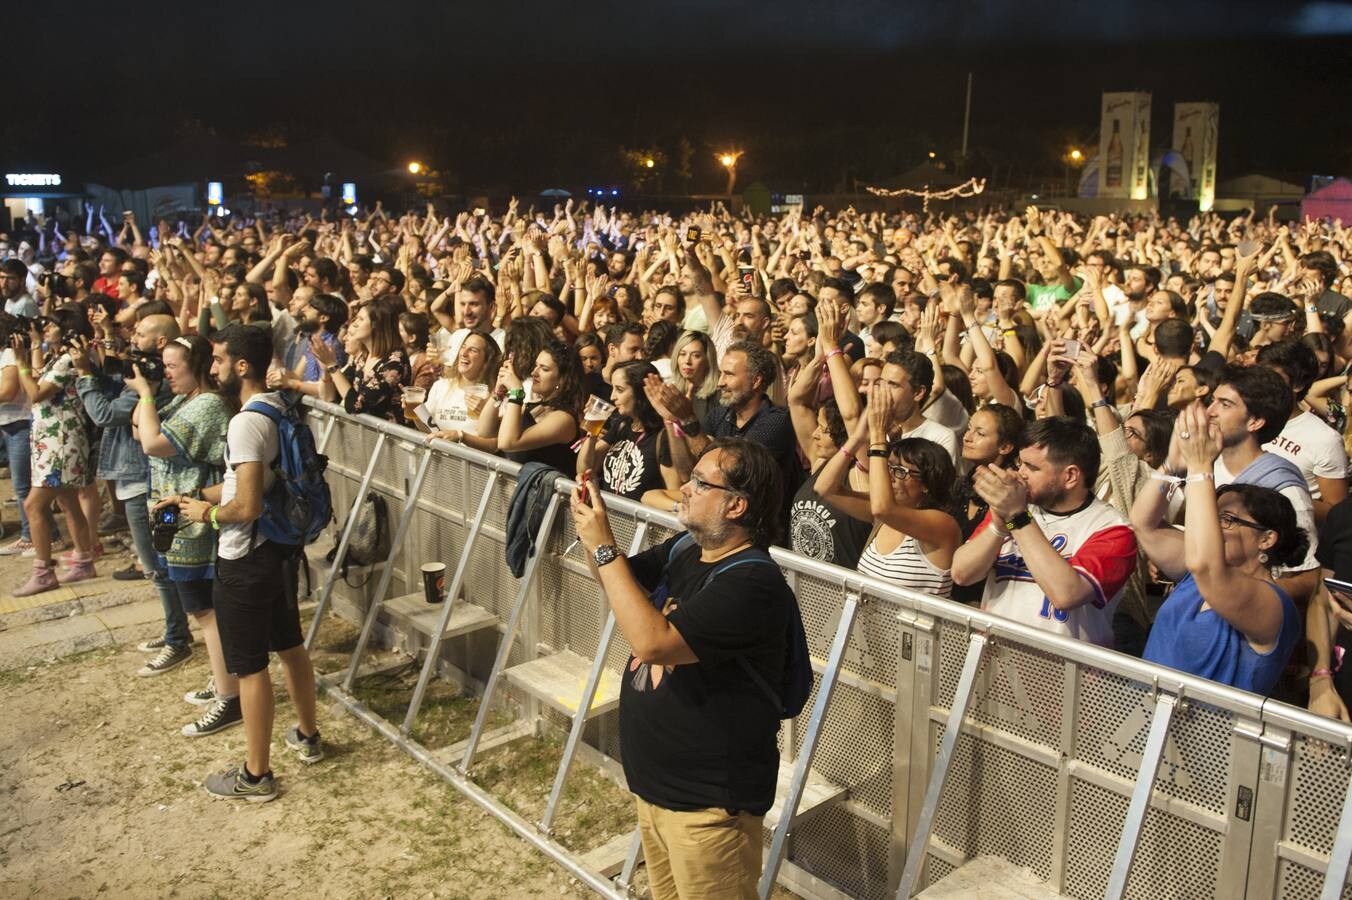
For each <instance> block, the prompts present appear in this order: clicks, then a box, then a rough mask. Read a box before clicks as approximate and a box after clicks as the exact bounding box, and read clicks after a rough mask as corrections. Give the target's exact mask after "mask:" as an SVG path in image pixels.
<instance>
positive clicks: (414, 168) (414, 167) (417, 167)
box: [408, 161, 422, 175]
mask: <svg viewBox="0 0 1352 900" xmlns="http://www.w3.org/2000/svg"><path fill="white" fill-rule="evenodd" d="M421 171H422V163H420V162H417V161H414V162H411V163H409V164H408V174H410V175H417V174H418V173H419V172H421Z"/></svg>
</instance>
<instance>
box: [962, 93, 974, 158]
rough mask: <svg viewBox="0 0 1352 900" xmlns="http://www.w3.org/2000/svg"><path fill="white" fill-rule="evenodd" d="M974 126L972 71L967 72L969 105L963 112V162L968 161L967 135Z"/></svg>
mask: <svg viewBox="0 0 1352 900" xmlns="http://www.w3.org/2000/svg"><path fill="white" fill-rule="evenodd" d="M971 127H972V73H971V72H968V73H967V105H966V107H965V108H964V109H963V113H962V156H961V157H960V158H961V160H962V162H963V163H966V162H967V135H968V132H969V131H970V130H971Z"/></svg>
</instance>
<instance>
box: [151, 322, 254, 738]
mask: <svg viewBox="0 0 1352 900" xmlns="http://www.w3.org/2000/svg"><path fill="white" fill-rule="evenodd" d="M163 360H164V378H165V382H166V383H167V384H168V385H169V389H170V390H171V391H173V393H174V400H173V401H171V402H170V404H169V405H168V406H166V407H165V408H164V415H163V421H161V415H160V412H159V410H157V409H156V406H155V401H154V395H153V393H152V390H151V387H150V383H149V382H148V381H147V380H146V378H145V377H144V376H143V375H142V373H141V372H140V369H139V367H137V369H136V375H135V377H133V378H131V379H130V380H128V382H127V386H128V387H130V388H132V389H133V390H135V391H136V393H137V394H138V395H139V397H140V401H139V404H138V407H137V411H136V413H135V414H134V415H133V421H134V422H135V424H136V429H137V435H138V437H139V438H140V441H141V447H142V449H143V450H145V452H146V455H148V456H149V457H150V494H151V497H150V500H151V503H152V504H156V503H158V502H159V501H161V500H163V499H164V498H166V497H180V496H181V497H192V496H196V495H197V494H199V493H200V492H201V491H202V489H203V488H205V487H207V486H208V485H213V484H217V483H218V482H220V480H221V478H222V476H223V473H224V466H225V435H226V429H227V428H228V427H229V424H230V417H231V416H232V415H234V413H236V412H237V411H238V408H237V405H236V404H234V403H232V402H229V401H227V399H226V398H225V397H223V396H222V395H221V394H220V393H219V392H218V391H217V390H216V389H215V382H214V380H213V379H212V377H211V343H210V342H209V341H207V340H206V339H205V338H203V337H201V336H200V335H195V336H193V337H178V338H175V339H174V340H173V341H170V342H169V343H168V344H166V345H165V348H164V354H163ZM154 522H155V526H154V528H155V532H156V540H155V545H156V547H155V548H156V550H157V552H158V555H157V557H156V559H155V567H154V570H153V571H154V573H155V576H154V578H155V589H156V590H158V591H159V592H160V599H161V602H163V604H164V606H165V608H166V609H168V608H170V607H171V606H172V605H174V604H178V605H179V606H180V607H181V608H182V609H183V611H184V612H186V613H187V614H188V615H190V616H192V617H193V618H194V619H195V620H196V621H197V624H198V626H199V627H200V628H201V629H202V636H203V641H204V643H205V644H206V646H207V657H208V658H209V659H210V661H211V673H212V680H213V684H214V688H213V687H208V688H207V690H206V691H203V692H194V693H193V694H191V695H190V696H192V697H209V705H208V706H207V709H206V711H205V712H204V713H203V714H202V716H201V718H199V719H198V720H197V721H196V722H192V723H189V724H187V725H185V726H183V734H184V735H185V736H187V737H202V736H205V735H208V734H214V733H215V732H218V731H221V730H223V729H225V728H229V727H230V726H232V725H236V724H238V723H239V722H240V721H241V712H240V705H239V682H238V679H236V678H235V676H234V675H232V674H230V673H229V671H228V670H227V669H226V665H225V656H224V654H223V653H222V651H221V638H220V632H219V631H218V630H217V627H216V612H215V607H214V604H213V602H212V581H213V580H214V578H215V565H214V563H215V559H216V533H215V531H214V530H213V529H212V528H211V526H210V525H209V524H207V523H205V522H189V521H187V520H186V519H184V518H182V517H181V516H179V515H178V510H177V509H175V508H174V507H172V506H169V507H163V508H159V509H157V510H156V512H155V516H154ZM173 652H174V655H176V656H177V657H180V658H179V659H178V662H182V661H183V660H185V659H187V658H188V657H189V656H190V655H191V653H192V651H191V649H190V648H189V647H188V646H186V645H185V646H182V647H180V648H177V649H176V650H175V651H173ZM170 653H171V648H170V647H169V646H167V645H166V647H165V649H164V653H163V654H162V655H165V656H168V655H169V654H170ZM178 662H173V663H171V664H170V665H171V666H172V665H177V664H178Z"/></svg>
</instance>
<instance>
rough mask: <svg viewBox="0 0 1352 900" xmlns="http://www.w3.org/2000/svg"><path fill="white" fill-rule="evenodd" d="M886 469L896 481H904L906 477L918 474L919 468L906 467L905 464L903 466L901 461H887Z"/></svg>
mask: <svg viewBox="0 0 1352 900" xmlns="http://www.w3.org/2000/svg"><path fill="white" fill-rule="evenodd" d="M887 471H888V472H890V473H891V474H892V477H893V478H895V479H896V480H897V481H905V480H906V479H908V478H910V477H912V476H914V475H919V474H920V470H919V469H912V468H908V467H907V466H903V465H902V464H901V463H888V464H887Z"/></svg>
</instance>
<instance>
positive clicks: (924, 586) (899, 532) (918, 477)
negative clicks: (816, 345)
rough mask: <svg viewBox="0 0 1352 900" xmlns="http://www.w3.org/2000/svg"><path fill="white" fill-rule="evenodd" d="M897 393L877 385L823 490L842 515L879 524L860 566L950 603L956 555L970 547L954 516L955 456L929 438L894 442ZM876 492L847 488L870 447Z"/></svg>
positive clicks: (827, 471) (821, 480)
mask: <svg viewBox="0 0 1352 900" xmlns="http://www.w3.org/2000/svg"><path fill="white" fill-rule="evenodd" d="M891 390H892V389H890V388H888V387H887V386H886V385H875V386H874V388H873V392H871V395H870V397H869V405H868V412H867V415H865V416H861V417H860V424H859V426H858V427H856V428H855V431H854V433H853V434H852V435H851V436H850V439H849V441H848V442H847V443H846V445H845V447H844V448H843V449H842V450H841V452H840V453H838V454H836V455H835V456H834V457H832V459H831V462H829V463H828V464H827V466H826V467H825V468H823V470H822V472H821V475H820V476H819V477H818V478H817V485H818V488H819V490H821V491H822V492H823V496H825V497H829V498H830V500H831V501H832V502H833V503H835V504H836V505H837V506H838V507H840V508H841V509H842V510H844V511H846V512H847V513H849V514H851V515H859V516H860V517H861V518H862V517H864V516H870V517H872V518H873V520H874V522H875V528H874V531H873V537H872V538H871V539H870V540H869V542H868V546H867V547H866V548H865V549H864V553H863V555H862V556H861V557H860V558H859V566H858V569H859V571H860V572H862V573H864V574H865V575H872V576H874V577H876V578H881V579H883V580H885V581H889V582H891V583H893V584H895V585H896V586H897V587H901V588H906V589H908V590H913V591H919V592H921V593H925V594H930V595H932V596H936V597H943V598H945V599H947V598H948V597H949V595H950V594H951V593H952V590H953V578H952V576H951V574H950V569H951V567H952V565H953V552H954V551H955V550H957V548H958V545H959V544H961V543H962V530H961V529H960V528H959V527H958V521H957V519H955V518H954V517H953V516H952V515H950V514H949V512H948V508H949V505H950V503H951V501H952V497H953V488H954V485H955V484H956V482H957V480H958V476H957V472H956V471H955V470H954V468H953V459H952V457H950V456H949V455H948V451H947V450H945V449H944V448H943V447H941V446H939V445H938V444H936V443H934V442H933V441H929V440H925V439H924V438H902V439H900V440H895V441H892V442H890V443H889V442H888V440H887V431H888V427H889V426H890V425H891V422H890V421H889V414H890V411H891V409H892V408H893V405H892V403H891V402H890V401H891V397H890V396H888V395H889V394H890V391H891ZM866 439H867V456H865V457H864V458H865V459H866V460H867V465H868V480H869V490H868V492H867V493H863V492H856V491H853V490H851V489H850V488H848V487H846V486H845V485H844V478H843V476H844V473H845V469H846V468H847V467H849V466H851V465H860V464H861V463H860V462H859V461H858V460H857V459H856V457H857V456H858V454H859V453H860V452H861V451H863V450H864V449H865V446H866Z"/></svg>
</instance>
